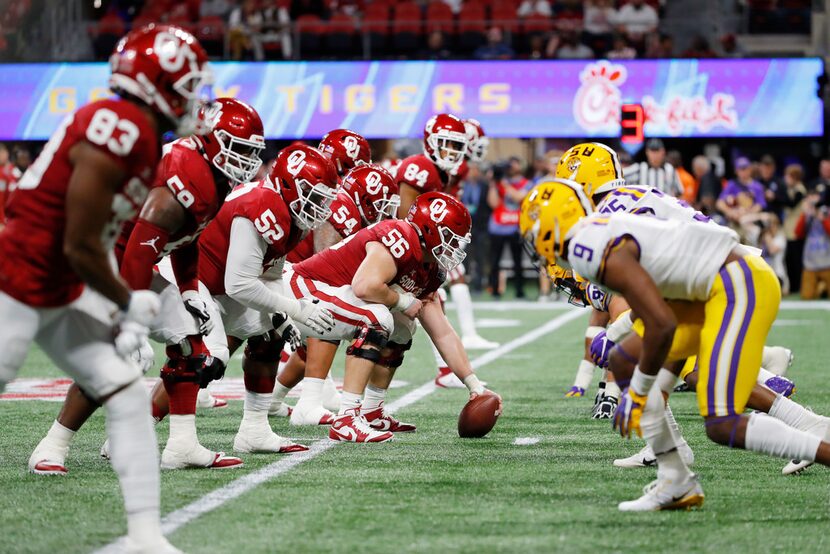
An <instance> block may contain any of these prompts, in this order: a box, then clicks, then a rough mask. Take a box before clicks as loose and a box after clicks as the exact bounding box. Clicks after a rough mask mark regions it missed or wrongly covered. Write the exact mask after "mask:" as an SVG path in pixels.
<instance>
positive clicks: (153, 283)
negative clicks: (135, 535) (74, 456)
mask: <svg viewBox="0 0 830 554" xmlns="http://www.w3.org/2000/svg"><path fill="white" fill-rule="evenodd" d="M199 118H200V126H201V127H202V128H203V130H204V131H205V132H204V133H203V134H201V135H193V136H191V137H188V138H183V139H179V140H177V141H175V142H172V143H170V144H166V145H165V146H164V148H163V157H162V161H161V164H160V165H159V168H158V171H157V174H156V180H155V183H154V185H153V189H152V191H151V192H150V194H149V196H148V199H147V202H146V203H145V204H144V208H143V209H142V212H141V215H140V216H139V217H138V218H137V219H136V220H135V221H133V222H130V223H128V224H127V225H125V226H124V230H123V231H122V233H121V236H120V237H119V239H118V243H117V244H116V253H117V257H118V259H119V261H120V267H121V275H122V276H123V278H124V279H125V280H126V281H127V284H128V285H129V286H130V287H132V288H134V289H145V288H151V289H152V290H153V291H155V292H157V293H159V294H160V295H161V300H162V312H161V316H160V317H159V318H158V320H157V321H156V324H155V325H154V326H153V328H151V330H150V336H151V337H152V338H154V339H155V340H157V341H159V342H162V343H165V344H167V345H168V355H170V357H171V360H170V361H168V363H167V364H166V365H165V368H164V369H163V370H162V381H161V382H160V383H159V384H158V385H157V388H160V387H161V386H162V382H163V383H164V387H166V388H168V389H173V391H174V392H175V395H174V398H173V400H172V402H171V404H172V412H173V414H174V416H173V417H172V418H171V428H172V429H171V433H170V434H171V436H173V435H175V434H176V431H178V430H179V429H181V428H182V427H185V428H187V426H186V425H184V426H183V425H182V424H181V423H180V422H179V420H180V419H188V418H189V417H192V415H193V414H195V409H196V406H195V397H194V398H191V396H194V395H195V394H196V391H198V386H199V382H198V378H199V377H205V378H204V379H203V382H204V381H206V380H208V379H207V378H208V377H209V375H205V374H206V373H208V372H218V373H222V369H223V366H219V365H218V364H219V362H218V361H215V362H214V363H213V364H212V365H205V361H206V360H207V353H206V352H205V347H204V343H203V341H202V337H201V332H202V331H207V330H209V328H210V327H211V326H212V322H211V320H210V318H209V317H208V314H207V311H206V307H205V303H204V301H203V300H201V299H200V297H199V294H198V281H197V276H196V268H197V263H198V255H199V252H198V248H197V246H196V240H197V239H198V237H199V235H200V234H201V233H202V230H203V229H204V228H205V227H207V225H208V223H210V221H211V220H212V219H213V218H214V216H215V215H216V213H217V212H218V211H219V207H220V206H221V205H222V202H223V201H224V198H225V196H226V194H227V193H228V191H229V190H230V188H231V187H232V186H233V185H235V184H239V183H241V182H246V181H248V180H249V179H250V178H251V177H253V175H254V174H255V173H256V172H257V170H258V169H259V166H260V165H261V164H262V160H260V158H259V152H260V151H262V149H263V148H264V147H265V139H264V137H263V134H264V133H263V128H262V121H261V120H260V118H259V115H258V114H257V113H256V111H255V110H254V109H253V108H251V107H250V106H248V105H247V104H245V103H244V102H240V101H238V100H234V99H232V98H220V99H217V100H215V101H214V102H212V103H210V104H207V105H205V106H204V107H203V108H202V109H201V110H200V113H199ZM168 255H169V256H170V260H171V262H172V266H173V271H174V273H175V276H176V282H178V284H179V286H178V289H177V288H176V287H175V285H173V284H171V283H170V282H169V281H167V280H165V279H164V277H162V276H160V275H159V274H158V273H157V272H155V271H154V270H153V267H154V266H155V265H156V263H157V262H159V261H160V260H161V258H162V257H164V256H168ZM200 327H201V329H200ZM183 350H187V351H190V352H191V354H190V357H189V360H188V359H187V358H188V357H187V356H183V354H182V351H183ZM146 358H147V359H146V363H147V365H148V369H149V366H151V365H152V362H153V352H152V349H150V350H149V351H148V355H147V356H146ZM143 361H145V360H143ZM188 364H190V365H191V366H192V367H191V368H189V369H191V370H194V369H195V370H197V371H196V372H194V371H190V373H188V375H189V377H190V380H189V381H186V380H185V381H183V382H182V380H183V379H186V377H182V374H183V373H184V372H185V371H186V369H185V366H187V365H188ZM201 366H205V367H201ZM193 379H196V380H195V381H194V380H193ZM168 392H170V391H169V390H168ZM157 404H158V402H157ZM163 405H164V408H166V405H167V399H166V397H165V398H164V399H163ZM97 407H98V405H97V404H96V403H95V402H94V401H93V400H92V399H91V398H90V397H89V395H87V394H84V393H83V392H82V391H81V389H80V388H79V387H78V386H77V384H73V385H72V387H70V389H69V392H68V394H67V398H66V401H65V402H64V407H63V409H62V410H61V413H60V415H59V416H58V418H57V420H56V421H55V422H54V423H53V424H52V428H51V429H50V431H49V433H48V434H47V435H46V437H44V438H43V440H42V441H41V442H40V443H39V444H38V446H37V448H35V451H34V452H33V453H32V455H31V457H30V459H29V469H30V470H31V471H33V472H35V473H38V469H37V468H38V467H44V466H48V467H50V469H51V471H52V473H56V472H57V473H62V474H65V473H66V468H65V465H64V464H65V459H66V455H67V453H68V451H69V444H70V441H71V439H72V438H73V437H74V434H75V432H77V430H78V429H80V427H81V425H83V423H84V422H85V421H86V420H87V419H88V418H89V416H90V415H92V413H93V412H94V411H95V410H96V409H97ZM153 412H154V413H153V415H154V416H155V417H156V418H160V417H163V416H164V415H166V410H164V411H161V412H160V408H159V407H158V406H156V405H154V409H153ZM194 428H195V427H194ZM192 439H193V440H191V441H190V442H189V443H188V448H187V449H186V450H187V453H188V455H187V457H188V458H189V459H191V461H192V462H193V463H196V462H197V461H198V462H200V463H203V464H209V465H210V466H211V467H233V466H240V465H241V464H242V461H241V460H239V459H238V458H233V457H229V456H225V455H224V454H223V453H214V452H210V451H207V450H206V449H203V448H199V446H198V440H197V439H196V437H195V436H194V437H192ZM179 450H182V448H179ZM105 452H106V450H105ZM162 457H163V458H164V457H165V456H164V455H163V456H162ZM162 461H163V462H164V460H162Z"/></svg>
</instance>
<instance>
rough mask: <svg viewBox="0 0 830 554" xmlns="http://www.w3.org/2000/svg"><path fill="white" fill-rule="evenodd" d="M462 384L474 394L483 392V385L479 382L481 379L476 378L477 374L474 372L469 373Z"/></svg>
mask: <svg viewBox="0 0 830 554" xmlns="http://www.w3.org/2000/svg"><path fill="white" fill-rule="evenodd" d="M463 383H464V386H465V387H467V390H469V391H470V392H471V393H474V394H482V393H483V392H484V385H482V384H481V381H480V380H479V379H478V375H476V374H475V373H470V374H469V375H467V376H466V377H464V380H463Z"/></svg>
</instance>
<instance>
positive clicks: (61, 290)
mask: <svg viewBox="0 0 830 554" xmlns="http://www.w3.org/2000/svg"><path fill="white" fill-rule="evenodd" d="M110 67H111V70H112V74H111V77H110V82H109V85H110V88H111V89H112V90H113V92H115V93H116V94H118V97H117V98H112V99H106V100H99V101H96V102H93V103H91V104H88V105H86V106H84V107H82V108H80V109H79V110H78V111H76V112H75V113H74V114H72V115H70V116H68V117H67V118H66V119H64V121H63V123H62V124H61V125H60V127H59V128H58V129H57V131H56V132H55V133H54V134H53V135H52V138H51V139H50V140H49V142H48V143H47V144H46V146H45V147H44V149H43V151H42V152H41V154H40V156H39V157H38V159H37V160H36V161H35V163H34V164H32V166H31V167H29V169H28V170H27V171H26V173H25V174H24V175H23V177H22V178H21V180H20V182H19V184H18V188H17V190H16V191H15V193H14V194H13V195H12V198H11V200H10V202H9V205H8V212H7V217H8V222H7V226H6V228H5V229H3V231H2V232H0V321H2V322H3V324H2V325H0V348H1V349H2V351H3V356H2V359H0V390H2V389H3V387H4V386H5V384H6V383H7V382H8V381H9V380H11V379H13V378H14V376H15V375H16V374H17V371H18V370H19V368H20V366H21V365H22V363H23V360H24V358H25V356H26V352H27V351H28V349H29V346H30V345H31V343H32V342H33V341H36V342H37V343H38V344H39V345H40V347H41V348H42V349H43V350H44V351H45V352H46V354H47V355H48V356H49V357H50V358H51V359H52V360H53V361H54V362H55V363H56V364H57V365H58V366H59V367H61V368H62V369H63V370H64V371H66V372H67V373H68V374H70V375H71V376H72V377H73V378H74V379H75V381H76V382H77V383H78V384H79V386H80V387H81V388H82V389H83V390H84V391H85V392H86V393H87V394H88V395H89V396H90V397H91V399H92V400H93V401H94V402H95V403H98V404H102V405H103V406H104V407H105V410H106V412H107V435H108V437H109V440H110V441H111V445H112V447H111V454H112V465H113V467H114V469H115V471H116V473H117V474H118V476H119V480H120V482H121V490H122V493H123V495H124V504H125V510H126V513H127V528H128V540H129V541H130V543H131V545H130V549H132V550H135V551H140V552H148V553H149V552H178V550H177V549H175V548H173V547H172V546H171V545H170V544H169V543H168V542H167V540H166V539H165V538H164V537H163V535H162V533H161V527H160V521H159V474H158V449H157V445H156V437H155V433H154V430H153V425H152V419H151V417H150V414H149V411H148V410H147V401H148V398H147V392H146V390H145V389H144V384H143V383H142V382H141V370H140V368H139V367H138V365H137V364H136V363H134V362H133V361H132V360H131V357H132V356H133V355H134V354H135V352H136V351H137V350H138V349H139V348H140V347H141V346H143V345H144V344H145V343H146V340H147V335H148V329H149V327H151V326H152V324H153V322H154V319H155V317H156V316H157V314H158V313H159V310H160V307H161V306H160V301H159V298H158V295H156V294H155V293H154V292H151V291H149V290H134V289H131V288H130V287H129V286H128V285H127V283H125V282H124V281H123V280H122V279H120V278H119V277H118V275H117V274H116V273H115V272H114V271H113V268H112V265H111V263H110V259H109V252H110V251H111V250H112V247H113V245H114V242H115V239H116V238H117V237H118V234H119V231H120V230H121V226H122V224H123V223H124V222H126V221H129V220H130V219H132V218H133V217H134V216H135V215H136V213H137V212H138V211H139V209H140V208H141V206H142V205H143V204H144V201H145V198H146V197H147V194H148V191H149V189H150V187H151V185H152V183H153V177H154V175H155V171H156V165H157V163H158V161H159V157H160V154H161V153H160V148H159V140H160V137H161V136H162V134H163V133H165V132H167V131H170V130H176V131H177V132H178V133H179V134H187V133H189V132H191V131H192V129H193V125H194V122H195V115H196V108H197V107H198V100H199V97H200V94H201V89H202V86H203V85H205V84H207V83H209V82H210V70H209V68H208V64H207V55H206V54H205V52H204V50H203V49H202V47H201V46H200V45H199V43H198V41H197V40H196V39H195V38H194V37H193V36H192V35H191V34H190V33H188V32H186V31H184V30H182V29H180V28H178V27H173V26H167V25H149V26H146V27H142V28H140V29H136V30H134V31H132V32H130V33H129V34H128V35H126V36H125V37H124V38H122V39H121V40H120V41H119V42H118V44H117V45H116V47H115V51H114V52H113V54H112V56H111V58H110ZM113 334H115V340H114V341H113ZM35 469H36V470H37V471H39V472H42V473H58V474H60V473H64V471H63V468H62V467H50V466H49V465H48V464H47V465H40V466H38V467H36V468H35Z"/></svg>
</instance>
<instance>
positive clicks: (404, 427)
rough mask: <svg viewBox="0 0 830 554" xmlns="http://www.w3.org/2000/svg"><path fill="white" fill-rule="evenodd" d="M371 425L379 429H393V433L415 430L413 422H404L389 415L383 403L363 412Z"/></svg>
mask: <svg viewBox="0 0 830 554" xmlns="http://www.w3.org/2000/svg"><path fill="white" fill-rule="evenodd" d="M363 417H364V418H366V421H367V422H368V423H369V427H371V428H372V429H377V430H378V431H391V432H393V433H411V432H414V431H415V429H417V428H416V427H415V425H413V424H412V423H403V422H401V421H398V420H397V419H395V418H394V417H392V416H391V415H389V414H388V413H387V412H386V410H385V409H384V408H383V403H381V405H380V406H379V407H377V408H375V409H374V410H371V411H369V412H366V413H364V414H363Z"/></svg>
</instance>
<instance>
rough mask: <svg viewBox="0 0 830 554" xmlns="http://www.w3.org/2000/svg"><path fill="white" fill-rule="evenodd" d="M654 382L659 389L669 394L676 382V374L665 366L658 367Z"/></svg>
mask: <svg viewBox="0 0 830 554" xmlns="http://www.w3.org/2000/svg"><path fill="white" fill-rule="evenodd" d="M654 382H655V383H657V386H658V387H659V388H660V390H661V391H663V392H664V393H666V394H671V393H672V392H673V391H674V386H675V384H676V383H677V375H675V374H674V373H672V372H671V371H669V370H668V369H666V368H660V371H658V372H657V379H656V380H655V381H654Z"/></svg>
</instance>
